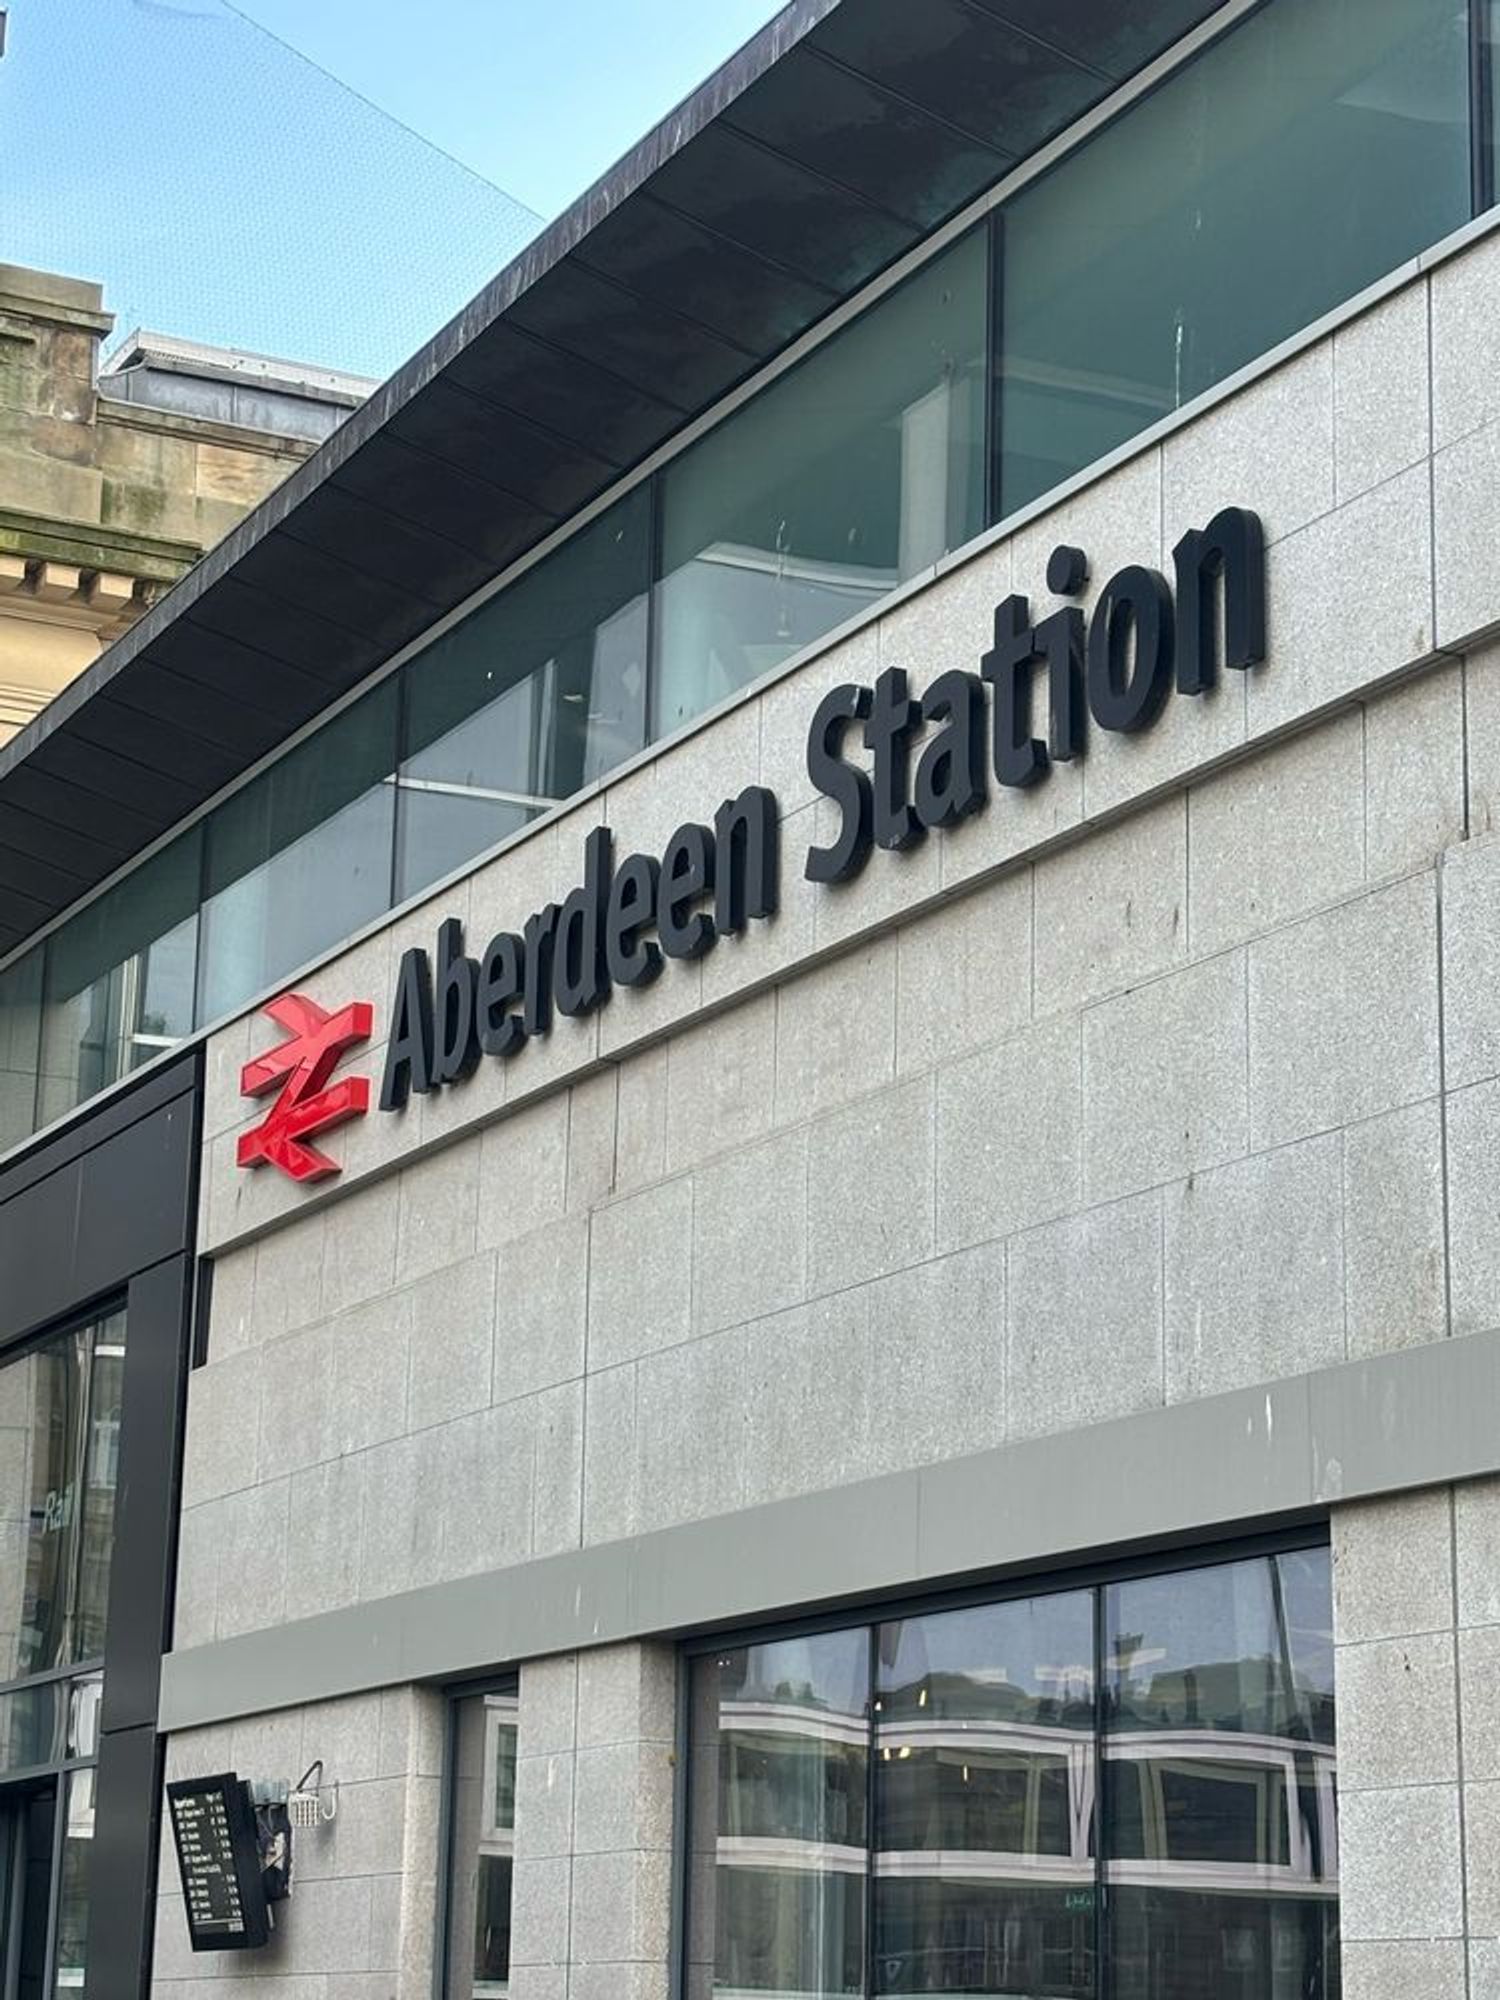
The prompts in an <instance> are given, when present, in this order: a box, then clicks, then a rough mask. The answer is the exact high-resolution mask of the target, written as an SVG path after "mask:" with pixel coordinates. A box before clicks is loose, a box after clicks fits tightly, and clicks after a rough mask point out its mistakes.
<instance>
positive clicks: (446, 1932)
mask: <svg viewBox="0 0 1500 2000" xmlns="http://www.w3.org/2000/svg"><path fill="white" fill-rule="evenodd" d="M438 1693H440V1694H441V1696H442V1701H443V1723H442V1729H443V1769H442V1777H441V1780H440V1784H441V1791H440V1793H439V1797H438V1824H437V1850H438V1882H437V1896H436V1898H435V1903H436V1907H435V1909H434V1912H433V1923H434V1926H435V1929H434V1936H433V1954H432V1992H433V2000H444V1996H445V1995H446V1994H447V1992H448V1976H449V1970H450V1963H451V1960H452V1957H453V1938H452V1935H451V1921H452V1916H453V1877H454V1867H455V1862H456V1859H457V1852H458V1824H457V1815H456V1814H455V1812H454V1809H453V1805H454V1799H453V1793H454V1786H455V1784H456V1782H457V1778H458V1731H459V1720H460V1716H459V1711H460V1709H461V1707H462V1705H463V1703H464V1702H466V1701H473V1700H476V1699H482V1698H483V1697H484V1696H485V1695H491V1694H498V1695H506V1696H508V1697H510V1698H512V1699H514V1700H515V1701H516V1702H517V1703H518V1704H519V1701H520V1693H521V1675H520V1669H519V1668H518V1667H512V1668H501V1669H492V1670H489V1671H487V1672H484V1673H481V1674H479V1675H476V1676H473V1677H471V1678H470V1679H467V1680H461V1681H452V1682H449V1683H448V1684H447V1685H446V1686H444V1687H442V1688H440V1689H439V1690H438ZM518 1716H519V1707H518ZM516 1746H517V1751H518V1753H519V1749H520V1736H519V1730H518V1734H517V1739H516ZM469 1984H470V1986H472V1974H471V1978H470V1982H469Z"/></svg>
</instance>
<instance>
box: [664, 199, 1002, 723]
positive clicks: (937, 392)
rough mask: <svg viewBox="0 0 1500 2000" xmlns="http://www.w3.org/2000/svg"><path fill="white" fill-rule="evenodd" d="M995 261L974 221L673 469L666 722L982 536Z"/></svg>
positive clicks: (697, 709)
mask: <svg viewBox="0 0 1500 2000" xmlns="http://www.w3.org/2000/svg"><path fill="white" fill-rule="evenodd" d="M985 269H986V256H985V246H984V235H983V232H982V231H975V232H973V233H972V234H971V235H969V236H967V237H966V238H965V239H964V240H963V242H961V243H959V244H957V245H956V246H955V247H954V248H953V249H952V250H950V251H949V252H947V254H946V255H945V256H943V257H940V258H938V259H937V260H936V262H934V263H933V264H931V265H930V266H929V267H928V268H927V269H926V270H925V271H922V272H920V273H919V274H918V275H917V276H916V277H914V278H912V279H910V280H909V281H908V282H907V283H906V284H905V285H903V286H902V287H901V288H900V290H899V291H896V292H893V293H892V294H891V295H890V297H889V298H886V299H884V300H882V301H881V302H880V304H879V305H877V306H875V307H873V308H872V309H871V310H870V311H869V312H868V313H866V314H865V315H864V316H863V318H861V319H859V320H857V321H856V322H855V323H854V324H853V325H852V326H850V327H848V328H847V329H846V330H845V331H844V332H843V333H841V334H839V335H837V336H836V337H835V338H834V339H833V340H831V341H830V342H829V343H828V345H827V346H826V347H824V348H822V349H820V350H819V351H818V352H817V353H816V354H814V355H812V356H811V357H810V358H809V359H808V360H807V361H805V362H804V363H803V364H802V365H801V366H800V367H798V368H796V369H794V370H793V371H792V372H791V373H790V374H789V375H787V376H785V377H784V378H783V379H782V380H781V381H779V382H777V383H775V384H774V385H773V386H772V387H770V388H768V389H767V390H765V392H764V393H763V394H761V395H760V396H758V397H757V398H756V399H755V401H754V402H753V403H752V404H751V405H749V406H748V407H747V408H746V409H745V410H743V411H742V412H740V413H739V414H738V415H736V416H733V417H731V418H729V419H728V420H727V421H726V422H725V423H722V424H720V425H719V426H718V428H717V429H716V430H714V431H712V432H711V433H710V434H709V435H708V436H707V437H705V438H703V439H702V440H701V441H700V442H699V443H697V444H695V445H694V446H692V447H691V449H690V450H688V451H686V452H684V454H683V456H682V457H681V458H680V459H679V460H678V461H677V462H676V463H675V464H674V465H672V466H670V467H669V468H668V470H667V471H666V473H665V474H664V475H663V477H662V514H663V530H662V531H663V572H664V577H665V581H664V582H662V583H661V584H659V585H658V610H659V640H658V661H657V686H656V693H655V699H654V715H653V720H652V730H653V734H654V735H661V734H663V733H664V732H666V731H667V730H670V729H674V728H675V727H676V726H677V725H678V724H679V723H680V722H683V721H685V720H687V719H688V718H689V717H690V716H694V715H698V714H700V713H701V712H702V711H703V710H704V709H706V708H709V707H711V706H712V705H713V704H714V703H715V702H716V701H719V700H721V699H722V698H723V697H724V696H725V695H728V694H730V693H732V692H733V691H734V689H736V688H738V687H743V686H744V684H745V683H746V682H747V681H750V680H753V679H754V678H755V677H756V676H757V675H758V674H762V673H765V672H767V671H768V670H769V669H770V668H772V667H774V666H776V665H777V664H778V662H780V661H782V660H784V659H787V658H789V657H790V655H791V654H792V653H794V652H796V651H797V650H798V648H799V647H802V646H806V645H810V644H811V643H812V642H813V641H814V640H816V639H819V638H821V637H822V635H823V634H824V633H825V632H828V631H830V630H832V628H833V627H834V626H835V625H838V624H840V623H842V622H843V620H844V619H846V618H850V617H852V616H853V615H854V614H855V613H856V612H857V611H859V610H860V609H862V608H863V607H864V606H865V605H867V604H870V603H872V602H873V601H874V600H875V599H877V598H879V597H881V596H883V595H884V594H885V593H886V592H887V591H889V590H891V589H893V588H894V587H895V585H896V584H897V583H899V582H900V581H901V580H902V579H903V578H905V577H909V576H913V575H915V574H916V573H917V572H918V571H919V570H921V569H924V568H925V567H926V566H927V565H928V564H930V563H932V562H934V561H935V560H936V559H937V558H938V557H939V556H940V555H942V554H943V553H944V551H945V550H947V549H952V548H957V547H958V546H959V544H960V543H962V542H965V541H968V540H969V539H970V537H971V536H973V535H975V534H977V533H978V532H979V529H980V528H981V526H982V525H983V509H984V492H983V486H984V479H983V458H984V447H983V438H984V365H983V364H984V339H985V302H984V289H985Z"/></svg>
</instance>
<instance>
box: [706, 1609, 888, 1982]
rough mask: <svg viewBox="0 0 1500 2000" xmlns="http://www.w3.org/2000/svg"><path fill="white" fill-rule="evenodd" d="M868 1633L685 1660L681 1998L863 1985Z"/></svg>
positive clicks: (824, 1636) (794, 1641)
mask: <svg viewBox="0 0 1500 2000" xmlns="http://www.w3.org/2000/svg"><path fill="white" fill-rule="evenodd" d="M869 1677H870V1635H869V1633H868V1631H866V1630H860V1631H857V1632H834V1633H825V1634H822V1635H819V1636H815V1637H809V1638H805V1639H792V1640H787V1641H784V1642H780V1643H777V1644H775V1645H768V1646H750V1647H744V1648H740V1649H738V1650H734V1651H729V1652H725V1653H722V1654H718V1655H715V1656H713V1657H711V1658H708V1659H704V1660H700V1661H699V1662H698V1663H697V1664H696V1666H695V1668H694V1673H693V1690H692V1708H693V1719H692V1732H693V1733H692V1744H693V1773H694V1791H693V1799H692V1808H691V1822H692V1834H691V1839H692V1848H693V1852H692V1857H691V1886H690V1896H691V1903H692V1914H691V1918H690V1951H689V1961H690V1962H689V1966H688V1994H689V1996H690V2000H707V1996H708V1995H709V1994H711V1993H716V1992H724V1993H733V1994H743V1993H768V1994H778V1995H783V1996H787V1995H796V1996H798V2000H824V1996H827V1995H832V1994H845V1993H863V1992H864V1990H865V1988H864V1973H865V1951H864V1931H865V1876H866V1871H867V1867H868V1859H869V1856H868V1840H867V1831H866V1822H867V1808H866V1799H867V1789H868V1783H869V1754H868V1737H869V1693H870V1690H869Z"/></svg>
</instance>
